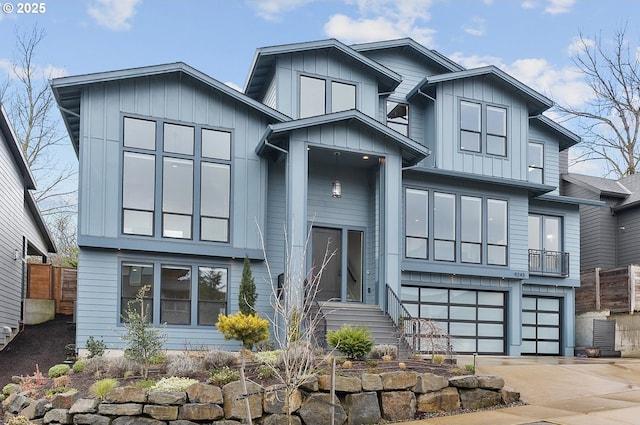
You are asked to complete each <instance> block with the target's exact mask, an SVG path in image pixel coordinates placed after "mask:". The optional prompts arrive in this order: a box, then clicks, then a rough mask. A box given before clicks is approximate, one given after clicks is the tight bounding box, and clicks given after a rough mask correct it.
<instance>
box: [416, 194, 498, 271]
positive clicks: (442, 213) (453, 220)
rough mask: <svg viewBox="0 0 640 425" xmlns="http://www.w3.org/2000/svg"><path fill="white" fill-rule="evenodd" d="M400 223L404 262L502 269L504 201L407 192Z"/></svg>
mask: <svg viewBox="0 0 640 425" xmlns="http://www.w3.org/2000/svg"><path fill="white" fill-rule="evenodd" d="M404 220H405V222H404V229H405V258H411V259H422V260H433V261H449V262H460V263H471V264H487V265H494V266H506V265H507V262H508V261H507V260H508V243H507V241H508V203H507V201H506V200H501V199H492V198H483V197H479V196H469V195H457V194H453V193H443V192H435V191H433V192H430V191H428V190H420V189H413V188H406V189H405V210H404ZM429 235H432V236H431V237H429Z"/></svg>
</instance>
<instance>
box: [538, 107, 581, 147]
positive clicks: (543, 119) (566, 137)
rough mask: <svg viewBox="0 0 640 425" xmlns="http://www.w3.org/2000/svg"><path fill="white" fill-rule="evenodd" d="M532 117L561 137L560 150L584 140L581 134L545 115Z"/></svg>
mask: <svg viewBox="0 0 640 425" xmlns="http://www.w3.org/2000/svg"><path fill="white" fill-rule="evenodd" d="M530 119H531V120H532V121H534V122H537V123H540V124H542V125H543V126H544V127H547V129H548V130H550V131H551V132H553V133H555V134H556V135H558V136H559V137H560V146H559V150H561V151H563V150H565V149H569V148H570V147H571V146H573V145H576V144H578V143H580V142H581V141H582V138H581V137H580V136H578V135H577V134H575V133H573V132H572V131H569V130H568V129H567V128H565V127H563V126H561V125H560V124H558V123H557V122H555V121H554V120H552V119H551V118H549V117H547V116H545V115H542V114H541V115H536V116H534V117H530Z"/></svg>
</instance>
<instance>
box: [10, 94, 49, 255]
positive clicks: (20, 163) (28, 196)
mask: <svg viewBox="0 0 640 425" xmlns="http://www.w3.org/2000/svg"><path fill="white" fill-rule="evenodd" d="M0 131H1V132H2V134H3V137H2V139H4V140H5V141H6V142H7V146H8V147H9V151H10V152H11V154H12V155H13V159H14V163H15V164H16V165H17V167H18V169H19V170H20V173H21V174H22V180H23V185H24V187H23V189H24V202H25V204H26V206H27V208H28V209H29V212H30V213H31V215H33V219H34V220H35V224H36V226H37V228H38V230H39V231H40V233H41V235H42V238H43V240H44V242H45V244H46V246H47V250H48V251H49V252H56V245H55V243H54V242H53V238H52V237H51V233H50V232H49V229H48V228H47V225H46V223H45V222H44V218H43V217H42V213H41V212H40V209H39V208H38V204H37V203H36V200H35V197H34V196H33V193H32V192H31V190H32V189H35V188H36V181H35V178H34V177H33V174H31V170H30V169H29V164H28V163H27V159H26V157H25V156H24V152H23V151H22V147H21V146H20V144H19V142H18V138H17V137H16V135H15V133H14V131H13V127H11V124H10V123H9V118H8V116H7V113H6V111H5V110H4V107H3V106H2V104H0Z"/></svg>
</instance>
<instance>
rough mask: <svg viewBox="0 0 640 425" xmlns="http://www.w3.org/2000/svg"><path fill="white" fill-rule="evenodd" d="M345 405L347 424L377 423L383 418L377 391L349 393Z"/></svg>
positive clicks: (363, 424)
mask: <svg viewBox="0 0 640 425" xmlns="http://www.w3.org/2000/svg"><path fill="white" fill-rule="evenodd" d="M344 407H345V410H346V412H347V416H348V418H347V425H368V424H377V423H379V422H380V419H382V415H381V413H380V405H379V404H378V394H377V393H376V392H365V393H358V394H347V396H346V397H345V402H344Z"/></svg>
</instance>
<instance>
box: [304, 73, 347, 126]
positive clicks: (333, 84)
mask: <svg viewBox="0 0 640 425" xmlns="http://www.w3.org/2000/svg"><path fill="white" fill-rule="evenodd" d="M327 82H329V84H327ZM327 100H328V101H327ZM355 107H356V86H355V84H349V83H345V82H340V81H332V80H330V79H328V80H325V79H323V78H316V77H308V76H306V75H301V76H300V118H307V117H314V116H318V115H324V114H326V113H330V112H339V111H346V110H349V109H355Z"/></svg>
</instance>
